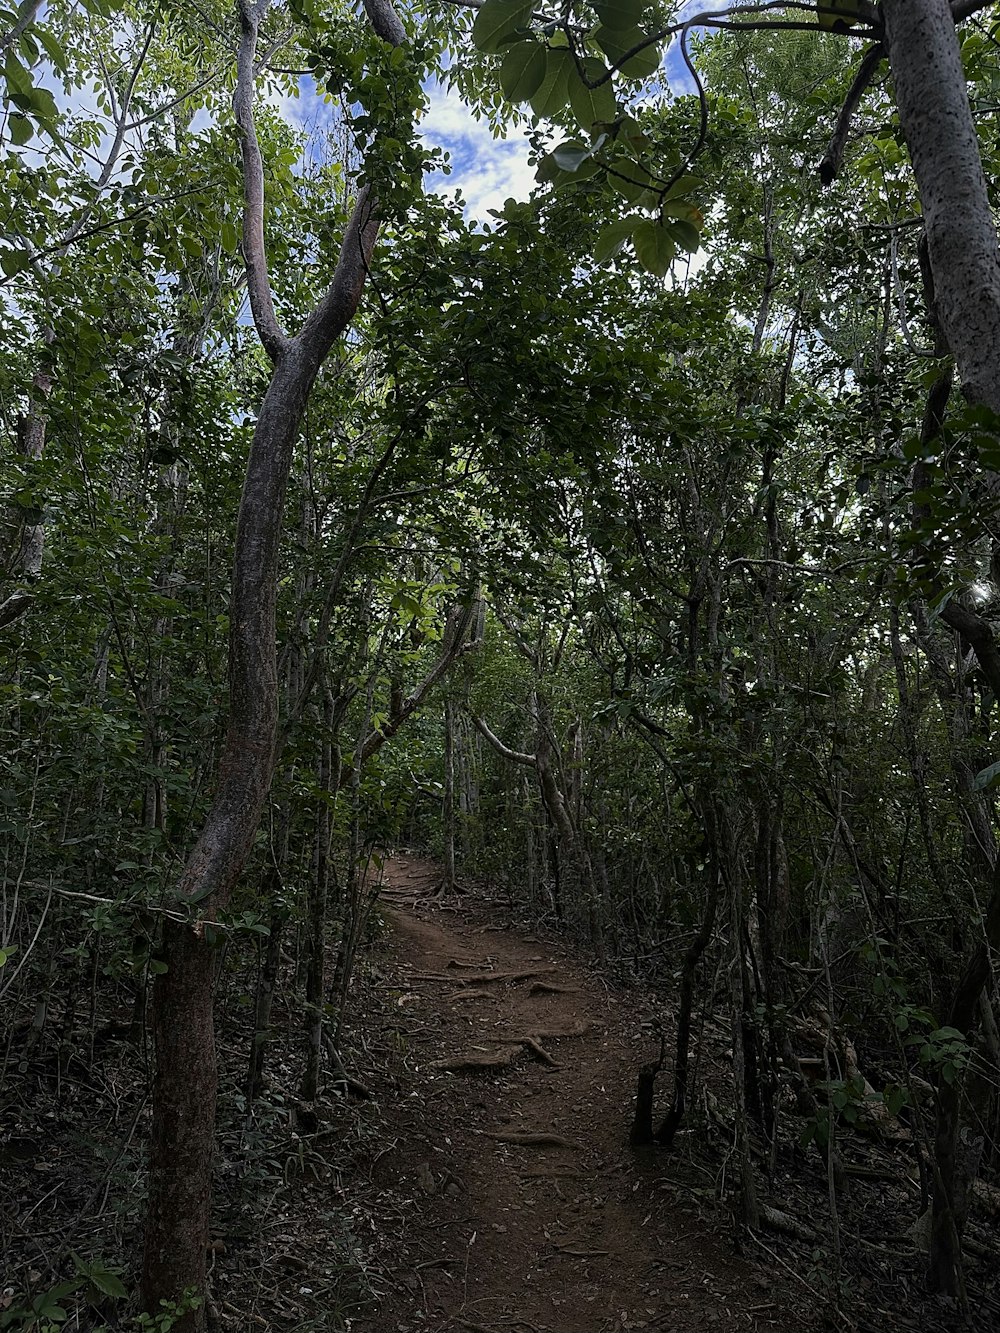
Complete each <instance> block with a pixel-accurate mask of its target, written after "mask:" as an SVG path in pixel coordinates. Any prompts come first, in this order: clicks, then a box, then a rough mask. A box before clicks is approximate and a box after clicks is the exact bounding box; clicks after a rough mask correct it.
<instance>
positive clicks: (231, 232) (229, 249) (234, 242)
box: [219, 222, 240, 255]
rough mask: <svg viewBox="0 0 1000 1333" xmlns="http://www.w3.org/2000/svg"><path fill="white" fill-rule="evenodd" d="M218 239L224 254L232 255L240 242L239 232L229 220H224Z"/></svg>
mask: <svg viewBox="0 0 1000 1333" xmlns="http://www.w3.org/2000/svg"><path fill="white" fill-rule="evenodd" d="M219 239H220V240H221V241H222V248H223V250H225V252H226V254H229V255H234V254H235V253H236V250H237V247H238V246H239V243H240V238H239V233H238V232H237V230H236V228H235V227H234V226H233V224H232V223H231V222H224V223H223V224H222V230H221V232H220V237H219Z"/></svg>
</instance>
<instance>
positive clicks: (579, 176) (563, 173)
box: [535, 144, 599, 186]
mask: <svg viewBox="0 0 1000 1333" xmlns="http://www.w3.org/2000/svg"><path fill="white" fill-rule="evenodd" d="M563 147H564V148H569V145H565V144H564V145H563ZM598 170H599V167H598V164H597V163H596V162H595V161H594V159H593V157H592V156H591V155H590V153H589V151H587V150H584V155H583V157H582V158H579V159H578V165H577V166H576V167H574V168H572V169H571V170H569V171H567V170H566V168H565V167H561V166H560V165H559V163H558V162H557V161H556V155H555V153H548V154H547V155H546V156H545V157H543V158H542V160H541V162H539V164H538V170H537V171H536V172H535V180H536V181H539V182H541V183H543V184H549V185H555V186H559V185H568V184H569V183H570V182H571V181H581V180H587V179H588V178H589V177H590V176H593V175H594V174H595V173H596V172H597V171H598Z"/></svg>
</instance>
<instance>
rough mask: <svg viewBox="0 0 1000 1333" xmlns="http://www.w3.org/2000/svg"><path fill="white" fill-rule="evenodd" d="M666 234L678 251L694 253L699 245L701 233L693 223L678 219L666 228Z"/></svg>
mask: <svg viewBox="0 0 1000 1333" xmlns="http://www.w3.org/2000/svg"><path fill="white" fill-rule="evenodd" d="M667 234H668V235H669V236H670V239H671V240H672V241H673V242H674V243H675V245H676V246H677V248H678V249H679V250H688V251H692V252H693V251H695V250H697V249H698V246H699V245H701V232H700V231H699V230H698V228H697V227H696V226H695V225H694V223H693V222H685V221H684V220H683V219H681V218H678V219H677V221H675V222H671V223H670V225H669V226H668V227H667Z"/></svg>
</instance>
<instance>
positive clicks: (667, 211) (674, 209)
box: [660, 199, 705, 230]
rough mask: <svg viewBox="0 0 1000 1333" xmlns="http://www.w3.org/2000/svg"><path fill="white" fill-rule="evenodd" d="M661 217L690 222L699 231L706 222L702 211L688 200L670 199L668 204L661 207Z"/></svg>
mask: <svg viewBox="0 0 1000 1333" xmlns="http://www.w3.org/2000/svg"><path fill="white" fill-rule="evenodd" d="M660 215H661V216H662V217H665V218H680V220H681V221H682V222H690V223H691V225H692V226H693V227H695V228H697V229H699V230H700V229H701V227H702V225H703V223H704V221H705V219H704V217H703V216H702V212H701V209H700V208H698V207H696V205H694V204H692V203H691V202H690V201H689V200H687V199H668V200H667V201H666V203H664V204H661V205H660Z"/></svg>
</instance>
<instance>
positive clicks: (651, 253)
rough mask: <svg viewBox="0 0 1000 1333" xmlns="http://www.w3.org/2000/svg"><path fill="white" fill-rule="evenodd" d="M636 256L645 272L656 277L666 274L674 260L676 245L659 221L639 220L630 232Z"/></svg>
mask: <svg viewBox="0 0 1000 1333" xmlns="http://www.w3.org/2000/svg"><path fill="white" fill-rule="evenodd" d="M632 244H633V245H634V246H635V253H636V257H637V258H638V260H639V263H640V264H641V265H642V266H643V268H644V269H645V270H646V272H647V273H652V274H654V275H655V276H656V277H657V278H663V277H665V276H666V273H667V270H668V269H669V267H670V265H671V264H672V263H673V261H674V257H675V255H676V254H677V247H676V246H675V245H674V243H673V241H672V240H671V238H670V237H669V236H668V235H667V232H666V230H665V228H664V227H662V226H661V225H660V223H659V222H649V221H646V222H640V223H639V225H638V226H637V227H636V228H635V229H634V230H633V232H632Z"/></svg>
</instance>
